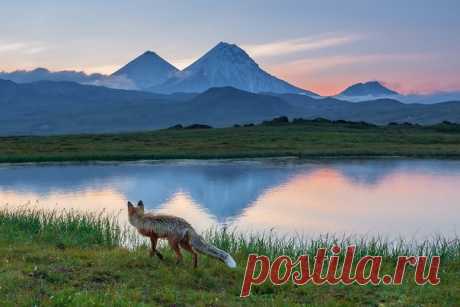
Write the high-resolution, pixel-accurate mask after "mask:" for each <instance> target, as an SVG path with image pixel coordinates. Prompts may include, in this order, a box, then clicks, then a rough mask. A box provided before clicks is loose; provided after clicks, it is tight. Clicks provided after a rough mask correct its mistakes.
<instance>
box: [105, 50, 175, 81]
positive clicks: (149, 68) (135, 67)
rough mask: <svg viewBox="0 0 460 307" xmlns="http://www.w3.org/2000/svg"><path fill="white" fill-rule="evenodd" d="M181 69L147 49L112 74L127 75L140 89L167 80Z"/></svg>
mask: <svg viewBox="0 0 460 307" xmlns="http://www.w3.org/2000/svg"><path fill="white" fill-rule="evenodd" d="M178 71H179V70H178V69H177V68H176V67H174V66H173V65H171V64H170V63H168V62H167V61H166V60H164V59H163V58H162V57H160V56H159V55H157V54H156V53H155V52H153V51H146V52H144V53H143V54H142V55H140V56H138V57H137V58H135V59H134V60H132V61H131V62H129V63H128V64H126V65H125V66H123V67H122V68H120V69H119V70H117V71H116V72H114V73H113V74H112V76H117V77H126V78H128V79H129V80H131V81H133V82H134V83H135V85H136V86H137V88H138V89H147V88H150V87H152V86H155V85H158V84H160V83H163V82H165V81H166V80H167V79H168V78H170V77H172V76H173V75H174V74H175V73H176V72H178Z"/></svg>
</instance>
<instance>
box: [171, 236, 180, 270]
mask: <svg viewBox="0 0 460 307" xmlns="http://www.w3.org/2000/svg"><path fill="white" fill-rule="evenodd" d="M168 243H169V246H171V248H172V249H173V250H174V252H175V253H176V264H179V263H180V262H181V261H182V254H181V252H180V247H179V241H178V240H176V239H168Z"/></svg>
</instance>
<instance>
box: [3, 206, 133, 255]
mask: <svg viewBox="0 0 460 307" xmlns="http://www.w3.org/2000/svg"><path fill="white" fill-rule="evenodd" d="M0 233H1V236H0V240H6V241H10V242H20V241H31V242H32V241H35V242H47V243H53V244H56V245H57V246H58V247H65V246H81V247H90V246H94V245H100V246H118V245H120V244H121V243H122V241H123V240H124V238H125V237H124V235H125V231H124V230H123V229H122V228H121V227H120V225H119V223H118V221H117V219H116V217H114V216H108V215H106V214H104V213H100V214H91V213H81V212H78V211H76V210H61V211H57V210H53V211H46V210H42V209H35V208H27V207H21V208H15V209H9V208H5V207H4V208H1V209H0Z"/></svg>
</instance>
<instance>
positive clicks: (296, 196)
mask: <svg viewBox="0 0 460 307" xmlns="http://www.w3.org/2000/svg"><path fill="white" fill-rule="evenodd" d="M459 196H460V161H447V160H336V161H333V160H321V161H299V160H255V161H169V162H136V163H97V164H94V163H93V164H40V165H37V164H26V165H0V206H10V207H14V206H18V205H29V206H38V207H44V208H48V209H54V208H77V209H79V210H87V211H93V212H94V211H96V212H98V211H100V210H105V211H108V212H114V213H117V214H118V213H119V214H120V218H121V220H122V221H126V215H127V213H126V207H125V206H126V202H127V200H131V201H137V200H139V199H142V200H143V201H144V203H145V205H146V208H147V209H149V210H152V211H154V212H162V213H170V214H174V215H178V216H182V217H184V218H185V219H187V220H188V221H190V222H191V223H192V225H194V226H195V228H197V229H198V230H200V231H203V230H206V229H208V228H209V227H213V226H216V225H217V226H218V225H223V224H225V225H228V226H229V227H235V228H236V229H237V230H238V231H241V232H264V231H270V230H273V231H275V232H276V233H278V234H280V235H286V234H302V235H307V236H309V235H313V236H314V235H317V234H322V233H335V234H340V235H342V234H345V235H381V236H385V237H401V236H402V237H405V238H415V237H417V238H425V237H430V236H433V235H435V234H443V235H446V236H455V235H456V234H459V233H460V222H459V216H460V201H459V198H460V197H459Z"/></svg>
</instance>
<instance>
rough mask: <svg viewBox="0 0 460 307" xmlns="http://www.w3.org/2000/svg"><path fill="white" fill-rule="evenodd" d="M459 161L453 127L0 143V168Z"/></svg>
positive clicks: (281, 128)
mask: <svg viewBox="0 0 460 307" xmlns="http://www.w3.org/2000/svg"><path fill="white" fill-rule="evenodd" d="M280 156H297V157H319V156H339V157H347V156H406V157H446V158H448V157H453V158H458V157H460V126H459V125H456V124H449V123H444V124H439V125H435V126H427V127H422V126H417V125H404V124H402V125H389V126H373V125H368V124H364V123H350V122H342V121H339V122H329V121H325V122H323V121H297V122H295V123H289V124H283V123H281V124H265V125H257V126H253V127H239V128H220V129H197V130H189V129H166V130H159V131H153V132H142V133H124V134H102V135H67V136H49V137H33V136H27V137H26V136H24V137H2V138H0V162H12V163H14V162H41V161H90V160H105V161H108V160H112V161H115V160H118V161H124V160H140V159H181V158H194V159H200V158H202V159H210V158H252V157H280Z"/></svg>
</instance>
